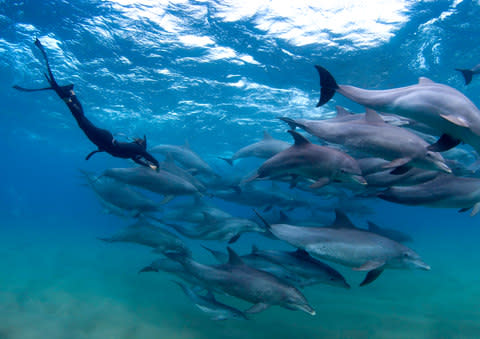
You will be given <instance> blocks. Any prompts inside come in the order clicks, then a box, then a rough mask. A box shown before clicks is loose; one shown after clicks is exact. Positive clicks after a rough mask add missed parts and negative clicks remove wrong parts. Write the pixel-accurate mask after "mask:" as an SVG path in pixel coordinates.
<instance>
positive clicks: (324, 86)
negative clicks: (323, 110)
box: [315, 65, 338, 107]
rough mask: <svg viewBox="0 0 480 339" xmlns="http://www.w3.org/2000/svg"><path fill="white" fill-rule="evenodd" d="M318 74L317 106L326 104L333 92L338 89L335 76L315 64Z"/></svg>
mask: <svg viewBox="0 0 480 339" xmlns="http://www.w3.org/2000/svg"><path fill="white" fill-rule="evenodd" d="M315 68H316V69H317V72H318V75H320V100H319V101H318V104H317V107H320V106H322V105H324V104H326V103H327V102H328V101H329V100H330V99H331V98H332V97H333V95H334V94H335V91H336V90H337V89H338V85H337V82H336V81H335V78H334V77H333V76H332V75H331V74H330V72H329V71H327V70H326V69H325V68H323V67H321V66H318V65H315Z"/></svg>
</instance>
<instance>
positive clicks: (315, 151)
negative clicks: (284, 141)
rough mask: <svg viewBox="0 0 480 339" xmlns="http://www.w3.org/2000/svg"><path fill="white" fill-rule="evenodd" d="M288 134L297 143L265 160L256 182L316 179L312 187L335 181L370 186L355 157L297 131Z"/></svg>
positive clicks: (258, 171)
mask: <svg viewBox="0 0 480 339" xmlns="http://www.w3.org/2000/svg"><path fill="white" fill-rule="evenodd" d="M288 132H289V133H290V134H291V135H292V136H293V138H294V140H295V144H294V145H293V146H291V147H290V148H288V149H286V150H284V151H282V152H280V153H278V154H276V155H274V156H273V157H271V158H270V159H268V160H267V161H265V162H264V163H263V164H262V166H260V168H259V169H258V170H257V174H256V176H255V177H253V178H252V180H253V179H255V178H276V177H284V176H294V177H304V178H310V179H313V180H315V183H314V184H312V185H311V188H320V187H323V186H325V185H327V184H329V183H330V182H333V181H346V182H358V183H360V184H366V182H365V179H363V177H362V172H361V170H360V167H359V166H358V164H357V162H356V160H355V159H353V158H352V157H351V156H349V155H348V154H346V153H343V152H340V151H337V150H335V149H333V148H330V147H324V146H318V145H315V144H312V143H311V142H310V141H308V140H307V139H306V138H305V137H304V136H303V135H301V134H300V133H297V132H295V131H288ZM293 180H295V179H293ZM292 183H293V181H292Z"/></svg>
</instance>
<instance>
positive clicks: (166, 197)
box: [160, 195, 175, 205]
mask: <svg viewBox="0 0 480 339" xmlns="http://www.w3.org/2000/svg"><path fill="white" fill-rule="evenodd" d="M173 198H175V196H174V195H166V196H165V198H163V200H162V201H161V202H160V205H163V204H166V203H169V202H170V201H172V199H173Z"/></svg>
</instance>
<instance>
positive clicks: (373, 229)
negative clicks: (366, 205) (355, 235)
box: [367, 221, 380, 233]
mask: <svg viewBox="0 0 480 339" xmlns="http://www.w3.org/2000/svg"><path fill="white" fill-rule="evenodd" d="M367 224H368V230H369V231H370V232H373V233H375V232H378V231H380V227H379V226H378V225H377V224H375V223H373V222H371V221H367Z"/></svg>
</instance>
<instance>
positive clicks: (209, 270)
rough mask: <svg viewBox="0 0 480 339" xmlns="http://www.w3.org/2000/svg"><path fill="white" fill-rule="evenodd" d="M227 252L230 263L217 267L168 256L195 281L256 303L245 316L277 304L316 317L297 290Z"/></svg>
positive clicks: (173, 255) (168, 254)
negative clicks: (180, 265) (179, 264)
mask: <svg viewBox="0 0 480 339" xmlns="http://www.w3.org/2000/svg"><path fill="white" fill-rule="evenodd" d="M227 249H228V254H229V259H228V263H227V264H224V265H221V266H217V267H212V266H207V265H203V264H200V263H198V262H196V261H194V260H193V259H191V258H189V257H187V256H183V255H181V254H178V253H166V255H167V256H168V257H170V258H171V259H173V260H177V261H179V262H180V263H181V264H182V265H183V266H184V267H185V269H186V270H187V271H188V272H190V274H192V275H193V276H195V278H197V279H199V280H202V281H204V282H205V283H206V284H208V285H210V286H212V287H213V288H217V289H221V290H223V291H224V292H225V293H226V294H229V295H231V296H235V297H237V298H240V299H243V300H246V301H249V302H251V303H253V304H254V305H253V306H252V307H251V308H250V309H249V310H247V311H246V313H258V312H261V311H263V310H265V309H266V308H268V307H269V306H271V305H278V306H281V307H284V308H287V309H289V310H301V311H304V312H306V313H309V314H311V315H315V310H314V309H313V308H312V307H311V306H310V305H309V304H308V302H307V300H306V299H305V297H304V295H303V294H302V293H301V292H300V291H299V290H298V289H297V288H295V287H293V286H291V285H288V284H286V283H285V282H283V281H281V280H279V279H278V278H277V277H275V276H274V275H272V274H270V273H267V272H264V271H260V270H257V269H254V268H252V267H250V266H247V265H246V264H245V263H244V262H243V260H242V259H241V258H240V257H239V256H238V255H237V254H236V253H235V252H234V251H233V250H232V249H231V248H230V247H228V248H227Z"/></svg>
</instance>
